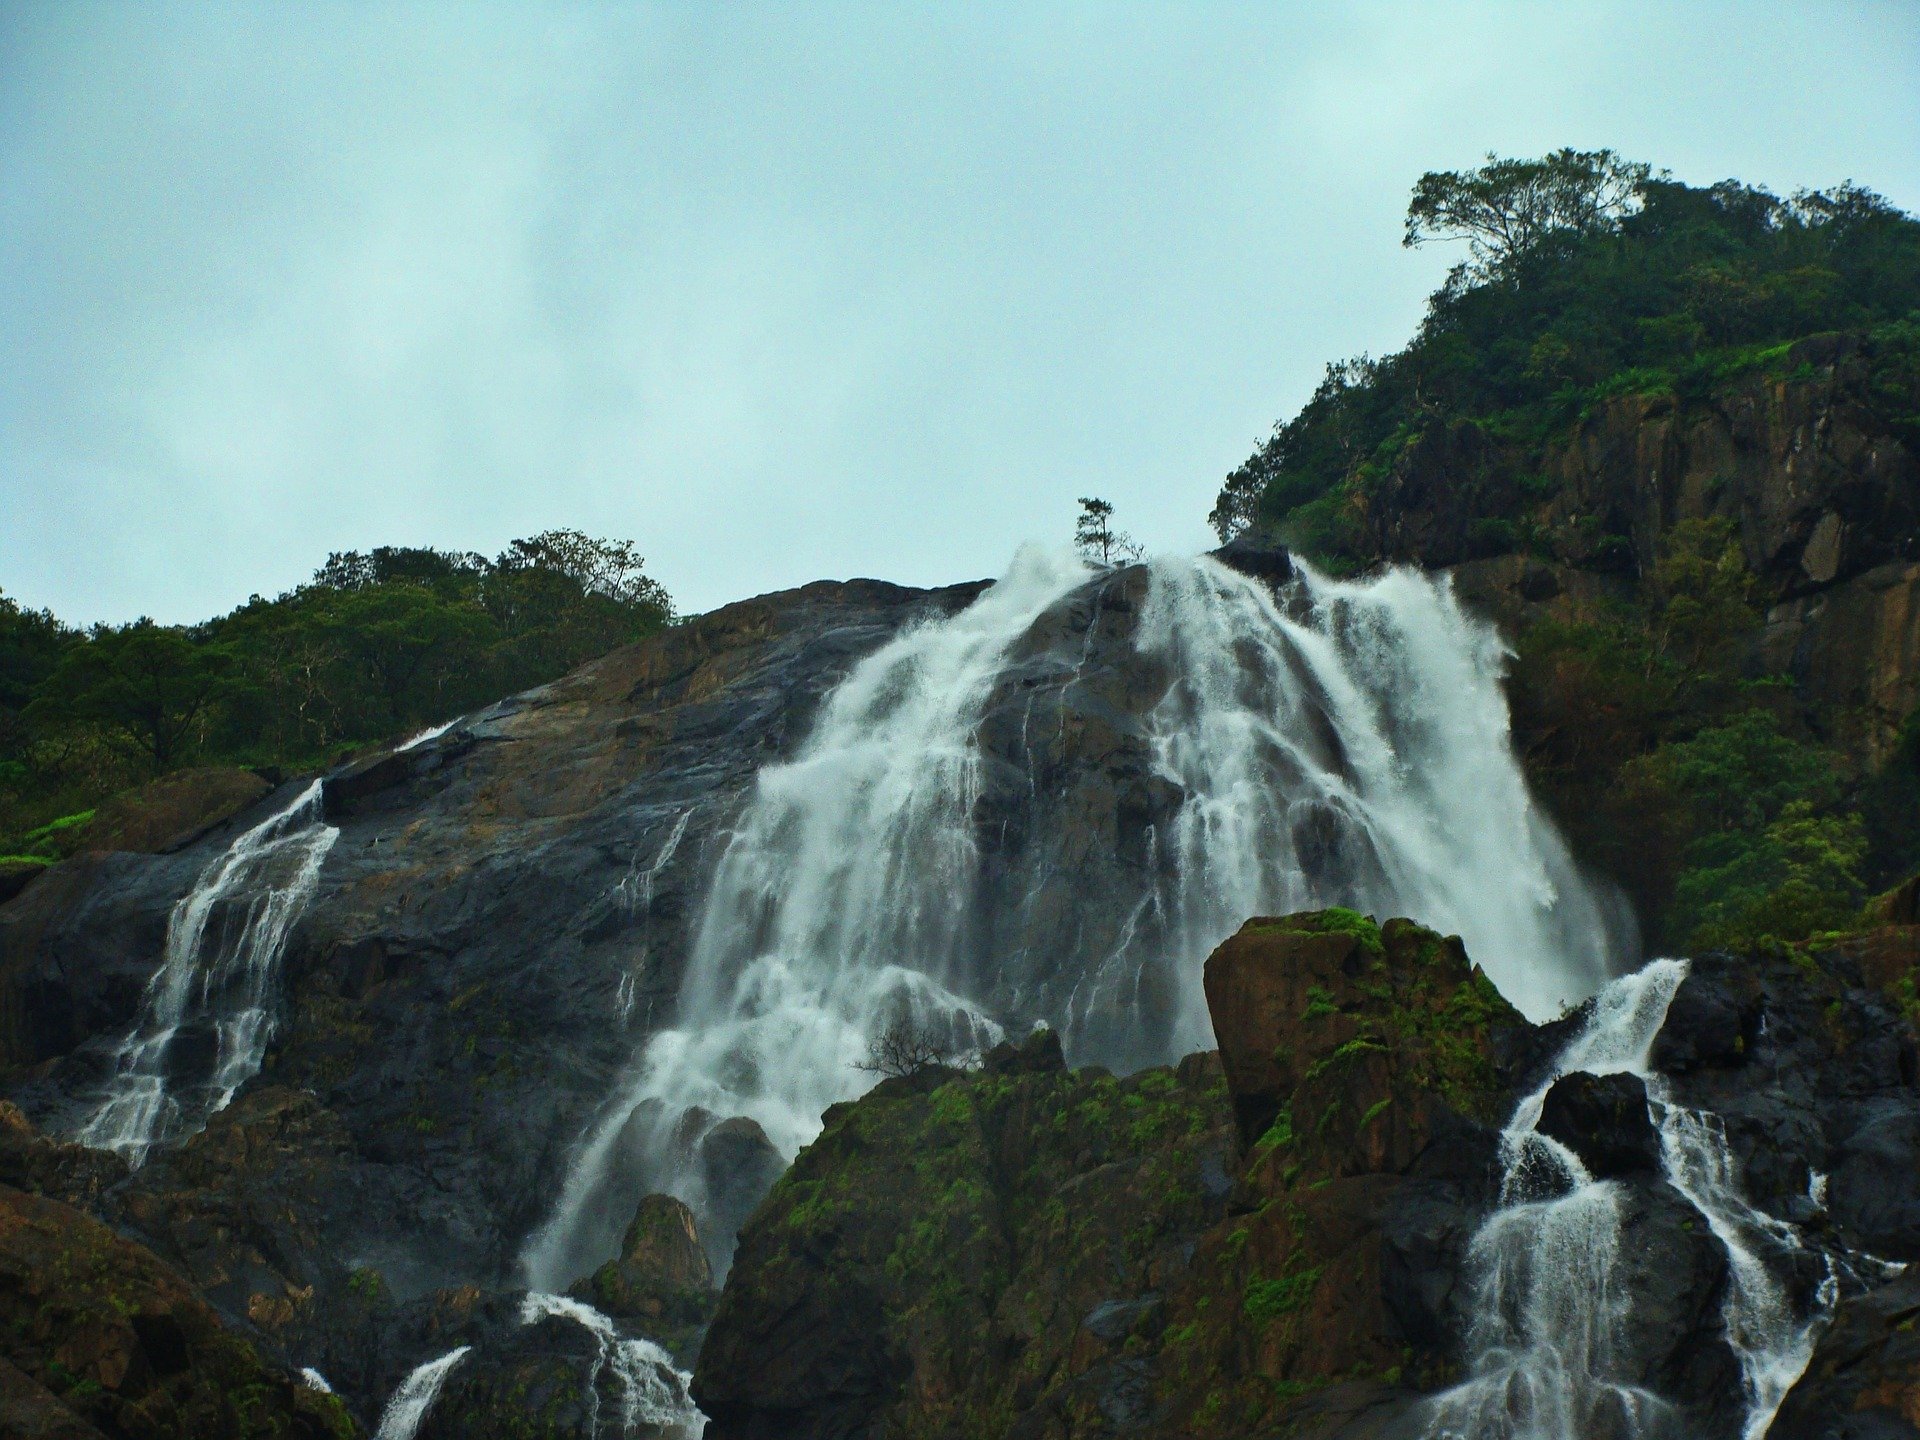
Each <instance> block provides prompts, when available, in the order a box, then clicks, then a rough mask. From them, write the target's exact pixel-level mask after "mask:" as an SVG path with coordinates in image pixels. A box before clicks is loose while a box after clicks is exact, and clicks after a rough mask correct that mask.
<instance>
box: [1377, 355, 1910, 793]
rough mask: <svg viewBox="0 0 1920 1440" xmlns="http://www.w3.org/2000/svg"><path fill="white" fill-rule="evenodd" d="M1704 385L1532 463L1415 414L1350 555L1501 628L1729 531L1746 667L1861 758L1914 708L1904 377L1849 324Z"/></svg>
mask: <svg viewBox="0 0 1920 1440" xmlns="http://www.w3.org/2000/svg"><path fill="white" fill-rule="evenodd" d="M1777 361H1778V363H1776V364H1774V365H1772V366H1770V367H1768V368H1764V369H1757V370H1754V371H1751V372H1749V373H1747V374H1745V375H1738V376H1734V377H1732V378H1730V379H1727V380H1725V381H1722V382H1720V383H1719V384H1717V385H1715V386H1713V387H1711V388H1710V389H1709V390H1707V391H1706V392H1703V393H1690V394H1675V393H1673V392H1672V391H1670V390H1666V389H1660V390H1655V391H1651V392H1649V393H1642V394H1622V395H1618V396H1615V397H1614V398H1612V399H1608V400H1603V401H1600V402H1598V403H1596V404H1595V405H1594V406H1593V408H1592V409H1591V411H1590V412H1589V413H1587V414H1586V415H1585V416H1584V417H1582V418H1581V419H1579V420H1578V421H1577V422H1576V423H1575V424H1574V426H1573V428H1572V429H1571V431H1570V432H1569V433H1567V434H1565V435H1564V436H1562V437H1560V438H1558V439H1556V440H1554V441H1552V442H1550V443H1549V444H1548V446H1547V449H1546V454H1545V458H1544V461H1543V462H1538V461H1536V460H1534V459H1533V458H1531V457H1530V456H1529V455H1527V454H1523V453H1522V452H1521V451H1520V450H1519V449H1516V448H1515V447H1514V446H1513V445H1512V444H1510V443H1509V442H1507V441H1506V440H1505V439H1503V438H1501V437H1499V436H1498V435H1496V434H1495V433H1493V432H1492V431H1490V430H1489V429H1487V428H1486V427H1482V426H1480V425H1477V424H1474V423H1471V422H1458V423H1453V424H1446V423H1441V422H1437V421H1436V422H1434V423H1433V424H1431V425H1429V426H1428V427H1426V428H1425V429H1424V430H1422V431H1420V432H1419V433H1418V434H1417V435H1416V436H1414V437H1413V438H1412V440H1411V441H1410V442H1409V443H1408V444H1407V445H1406V446H1405V447H1404V448H1403V449H1402V450H1401V451H1400V452H1399V454H1398V455H1397V456H1396V458H1395V459H1394V461H1393V463H1392V464H1391V466H1390V467H1389V468H1388V470H1387V473H1386V474H1385V476H1384V477H1383V478H1382V480H1381V481H1380V483H1379V484H1378V486H1377V488H1376V489H1375V490H1374V491H1373V492H1371V493H1370V494H1369V496H1368V498H1367V504H1366V517H1367V521H1366V524H1367V531H1368V537H1367V548H1368V550H1369V552H1370V553H1372V554H1377V555H1378V556H1379V557H1381V558H1383V559H1388V560H1393V561H1404V562H1411V563H1417V564H1422V565H1426V566H1430V567H1436V568H1438V567H1447V568H1454V569H1456V571H1457V574H1458V582H1459V585H1460V588H1461V590H1462V592H1463V593H1465V594H1467V595H1468V596H1470V597H1471V598H1472V599H1473V600H1474V601H1475V602H1476V604H1477V605H1479V606H1480V607H1481V608H1483V609H1485V610H1487V611H1490V612H1492V613H1493V614H1494V615H1495V616H1496V617H1498V618H1499V619H1500V620H1501V621H1502V622H1503V623H1504V624H1505V625H1507V626H1508V627H1510V628H1518V627H1524V626H1525V625H1526V624H1527V623H1529V622H1530V621H1531V620H1532V619H1534V618H1538V617H1540V616H1551V617H1553V618H1559V619H1567V618H1576V619H1579V618H1592V617H1593V616H1595V615H1596V614H1597V613H1598V612H1599V611H1600V609H1601V608H1602V607H1603V606H1604V605H1605V604H1606V603H1607V602H1608V601H1610V600H1611V601H1614V602H1619V601H1621V600H1625V599H1629V598H1630V597H1632V596H1633V595H1634V594H1635V593H1636V590H1637V586H1638V584H1639V581H1640V577H1642V576H1644V575H1646V574H1648V573H1649V572H1650V571H1651V569H1652V567H1653V565H1654V563H1655V561H1656V560H1657V559H1658V558H1659V556H1660V554H1661V552H1662V549H1663V547H1664V544H1665V541H1666V538H1667V536H1668V535H1669V534H1670V533H1671V532H1672V530H1673V528H1674V527H1675V526H1676V525H1678V524H1680V523H1681V522H1684V521H1688V520H1720V521H1724V522H1726V523H1727V524H1728V525H1730V526H1731V527H1732V530H1733V533H1734V534H1735V535H1736V536H1737V538H1738V540H1739V543H1740V547H1741V550H1742V552H1743V553H1744V555H1745V558H1746V561H1747V564H1748V566H1749V568H1750V569H1751V570H1752V571H1753V573H1754V575H1755V577H1756V581H1757V591H1758V595H1757V598H1758V600H1759V602H1760V604H1761V606H1762V608H1763V609H1764V610H1765V611H1766V630H1765V635H1764V639H1763V641H1762V644H1761V647H1760V654H1759V655H1757V656H1756V657H1755V659H1756V662H1757V663H1761V664H1764V665H1765V667H1766V668H1767V669H1768V670H1770V671H1772V672H1774V673H1780V674H1786V675H1789V676H1791V677H1792V678H1793V680H1794V681H1795V682H1796V685H1797V688H1798V691H1799V693H1800V695H1801V696H1802V697H1803V699H1804V701H1805V703H1806V705H1807V708H1808V711H1809V717H1810V721H1811V723H1812V724H1813V725H1814V726H1815V728H1816V729H1817V730H1818V732H1819V733H1820V734H1821V735H1822V737H1823V738H1825V739H1827V740H1829V741H1831V742H1832V743H1834V744H1837V745H1839V746H1840V747H1841V748H1842V749H1843V750H1845V751H1846V752H1847V753H1848V754H1850V755H1851V756H1853V757H1855V759H1856V760H1857V762H1858V763H1859V764H1860V765H1861V766H1862V767H1863V768H1871V767H1873V766H1877V765H1879V764H1880V763H1882V762H1883V761H1884V760H1885V759H1886V758H1887V756H1888V755H1889V754H1890V753H1891V750H1892V747H1893V744H1894V740H1895V737H1896V734H1897V731H1898V729H1899V726H1900V723H1901V722H1902V720H1904V719H1905V717H1906V716H1907V715H1908V714H1910V713H1912V711H1913V710H1914V708H1915V706H1916V705H1920V564H1916V562H1917V561H1920V450H1916V448H1915V446H1916V435H1915V432H1914V429H1913V425H1912V421H1911V418H1910V417H1911V416H1912V415H1913V414H1914V413H1916V411H1917V410H1920V393H1914V390H1915V387H1914V382H1913V378H1912V373H1911V371H1910V369H1902V368H1900V367H1898V366H1889V365H1884V364H1882V363H1881V362H1880V359H1879V357H1878V356H1877V355H1876V353H1875V351H1874V349H1873V346H1872V344H1871V343H1870V342H1868V341H1866V340H1864V339H1863V338H1862V337H1859V336H1855V335H1824V336H1815V337H1812V338H1810V339H1806V340H1802V341H1799V342H1797V343H1796V344H1795V345H1793V346H1792V347H1791V349H1790V350H1789V351H1788V352H1787V353H1786V354H1785V355H1784V356H1781V357H1777Z"/></svg>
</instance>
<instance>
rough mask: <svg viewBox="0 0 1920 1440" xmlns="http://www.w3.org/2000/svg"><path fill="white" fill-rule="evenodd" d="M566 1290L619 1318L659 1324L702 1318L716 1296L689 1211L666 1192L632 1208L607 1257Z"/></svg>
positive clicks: (650, 1196) (702, 1320)
mask: <svg viewBox="0 0 1920 1440" xmlns="http://www.w3.org/2000/svg"><path fill="white" fill-rule="evenodd" d="M571 1293H572V1294H573V1295H574V1296H575V1297H576V1298H577V1299H581V1300H585V1301H586V1302H587V1303H588V1304H590V1305H592V1306H594V1307H595V1308H596V1309H598V1310H601V1311H603V1312H605V1313H606V1314H608V1315H612V1316H615V1317H619V1318H628V1319H633V1320H638V1321H642V1322H653V1323H654V1324H655V1325H659V1324H662V1323H665V1324H682V1325H684V1324H696V1325H697V1324H702V1323H704V1322H705V1321H706V1319H707V1317H708V1316H709V1315H711V1314H712V1313H713V1306H714V1302H715V1300H716V1299H717V1298H718V1296H717V1295H716V1294H715V1293H714V1288H713V1271H712V1270H711V1269H710V1268H709V1267H708V1265H707V1252H706V1251H705V1250H704V1249H702V1248H701V1246H700V1234H699V1231H698V1230H697V1229H696V1227H695V1225H694V1218H693V1211H691V1210H690V1209H688V1208H687V1206H686V1205H685V1204H684V1203H683V1202H681V1201H679V1200H676V1199H674V1198H673V1197H672V1196H671V1195H649V1196H647V1197H646V1198H644V1199H643V1200H641V1202H640V1205H639V1208H638V1209H637V1210H635V1211H634V1215H633V1223H632V1224H630V1225H628V1226H627V1233H626V1237H625V1238H624V1239H623V1240H622V1241H621V1242H620V1255H619V1258H618V1259H615V1260H609V1261H608V1262H607V1263H606V1264H604V1265H602V1266H601V1267H600V1268H599V1269H598V1270H596V1271H594V1272H593V1274H592V1275H591V1276H589V1277H588V1278H587V1279H585V1280H582V1281H581V1282H580V1283H579V1284H577V1285H575V1286H574V1287H573V1289H572V1291H571Z"/></svg>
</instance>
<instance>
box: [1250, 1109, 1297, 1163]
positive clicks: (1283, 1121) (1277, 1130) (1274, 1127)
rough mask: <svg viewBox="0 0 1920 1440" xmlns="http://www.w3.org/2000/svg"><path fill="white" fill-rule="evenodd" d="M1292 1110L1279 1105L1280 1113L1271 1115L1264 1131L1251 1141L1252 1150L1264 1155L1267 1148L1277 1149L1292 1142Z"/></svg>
mask: <svg viewBox="0 0 1920 1440" xmlns="http://www.w3.org/2000/svg"><path fill="white" fill-rule="evenodd" d="M1293 1141H1294V1134H1293V1111H1292V1110H1291V1109H1290V1108H1288V1107H1287V1106H1285V1105H1283V1106H1281V1107H1280V1113H1279V1114H1278V1115H1276V1116H1274V1117H1273V1124H1271V1125H1269V1126H1268V1127H1267V1129H1266V1133H1265V1134H1263V1135H1262V1136H1261V1137H1260V1138H1259V1139H1258V1140H1256V1141H1254V1142H1253V1148H1254V1152H1255V1153H1256V1154H1261V1155H1264V1154H1265V1153H1266V1152H1267V1151H1269V1150H1278V1149H1281V1148H1283V1147H1285V1146H1288V1145H1291V1144H1293Z"/></svg>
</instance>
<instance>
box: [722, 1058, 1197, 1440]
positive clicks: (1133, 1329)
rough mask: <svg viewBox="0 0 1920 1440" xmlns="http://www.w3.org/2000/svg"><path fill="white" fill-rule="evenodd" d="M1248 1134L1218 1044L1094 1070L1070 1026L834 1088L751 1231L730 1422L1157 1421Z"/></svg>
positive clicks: (960, 1426)
mask: <svg viewBox="0 0 1920 1440" xmlns="http://www.w3.org/2000/svg"><path fill="white" fill-rule="evenodd" d="M1232 1149H1233V1142H1232V1138H1231V1121H1230V1119H1229V1113H1228V1105H1227V1096H1226V1087H1225V1085H1224V1083H1223V1081H1222V1079H1221V1077H1220V1073H1219V1070H1218V1067H1217V1065H1215V1064H1213V1063H1212V1062H1211V1060H1210V1059H1209V1058H1207V1057H1196V1058H1195V1059H1194V1060H1192V1061H1190V1062H1188V1063H1186V1064H1184V1065H1182V1066H1181V1067H1180V1069H1179V1070H1177V1071H1174V1070H1166V1069H1155V1070H1147V1071H1143V1072H1142V1073H1140V1074H1138V1075H1134V1076H1131V1077H1129V1078H1127V1079H1125V1080H1116V1079H1114V1078H1113V1077H1112V1076H1110V1075H1106V1074H1104V1073H1101V1072H1098V1071H1079V1072H1072V1073H1070V1072H1068V1071H1067V1070H1066V1069H1065V1068H1064V1065H1063V1064H1062V1062H1061V1060H1060V1052H1059V1047H1058V1042H1057V1041H1055V1040H1054V1039H1053V1037H1052V1036H1051V1035H1050V1034H1048V1033H1046V1032H1042V1033H1041V1034H1040V1035H1039V1036H1038V1037H1036V1038H1035V1039H1034V1040H1031V1041H1029V1042H1027V1046H1026V1048H1025V1049H1024V1050H1020V1049H1015V1048H1014V1047H1011V1046H1009V1047H1006V1048H1003V1049H1002V1050H999V1051H996V1052H995V1053H994V1054H992V1055H990V1056H988V1058H987V1061H986V1063H985V1065H984V1066H983V1067H982V1069H981V1070H980V1071H978V1072H973V1073H961V1072H956V1071H951V1070H946V1069H941V1068H937V1067H936V1068H934V1069H931V1070H928V1071H924V1072H922V1073H919V1074H916V1075H912V1076H908V1077H903V1078H898V1079H892V1080H887V1081H884V1082H882V1083H881V1084H880V1085H879V1086H877V1087H875V1089H874V1090H873V1091H871V1092H870V1093H869V1094H868V1095H867V1096H866V1097H865V1098H863V1099H861V1100H859V1101H858V1102H855V1103H853V1104H849V1105H840V1106H836V1107H834V1109H832V1110H830V1111H828V1113H827V1116H826V1129H825V1131H824V1132H823V1133H822V1135H821V1137H820V1139H819V1140H818V1141H816V1142H815V1143H814V1144H813V1145H812V1146H810V1147H809V1148H808V1149H806V1150H805V1151H803V1152H802V1153H801V1155H800V1158H799V1159H798V1160H797V1161H795V1163H794V1165H793V1168H792V1169H790V1170H789V1171H788V1172H787V1174H786V1176H785V1177H783V1178H782V1180H781V1181H780V1183H779V1184H778V1185H777V1186H776V1187H775V1188H774V1191H773V1194H772V1195H771V1196H769V1197H768V1199H767V1202H766V1204H765V1205H764V1206H763V1207H762V1208H761V1209H760V1211H759V1212H758V1213H757V1214H756V1215H755V1217H754V1218H753V1220H752V1221H751V1222H750V1223H749V1224H748V1226H747V1228H746V1230H745V1232H744V1234H743V1235H742V1237H741V1245H740V1250H739V1252H738V1254H737V1255H736V1257H735V1260H734V1266H733V1270H732V1272H731V1274H730V1276H729V1278H728V1282H727V1286H726V1289H725V1291H724V1293H723V1295H722V1298H721V1303H720V1309H719V1312H718V1314H717V1315H716V1316H715V1320H714V1326H713V1329H712V1331H711V1332H709V1335H708V1339H707V1343H706V1345H705V1347H704V1348H703V1349H702V1351H701V1355H700V1364H699V1368H698V1370H697V1371H696V1373H695V1377H694V1394H695V1397H696V1398H697V1399H698V1400H699V1402H700V1405H701V1407H702V1409H704V1410H705V1411H706V1412H707V1414H708V1415H709V1416H710V1417H711V1420H712V1424H711V1427H710V1430H709V1433H710V1434H712V1435H714V1436H716V1437H728V1436H754V1437H761V1436H765V1437H773V1436H781V1437H792V1440H803V1437H809V1436H822V1437H824V1436H830V1435H857V1434H868V1433H880V1432H881V1431H882V1430H883V1429H887V1428H889V1427H903V1428H905V1429H906V1430H907V1431H909V1432H910V1433H921V1434H928V1435H933V1434H963V1433H964V1434H972V1433H998V1434H1007V1435H1029V1434H1032V1435H1043V1434H1052V1433H1062V1432H1063V1431H1069V1432H1070V1431H1072V1430H1073V1429H1074V1428H1075V1427H1076V1426H1078V1425H1083V1424H1088V1423H1094V1424H1107V1425H1111V1424H1116V1423H1127V1422H1129V1421H1137V1420H1138V1419H1139V1418H1140V1417H1141V1416H1143V1415H1144V1414H1145V1413H1146V1409H1147V1407H1148V1406H1149V1403H1150V1397H1149V1393H1148V1391H1149V1388H1150V1387H1149V1386H1148V1385H1147V1383H1146V1382H1147V1379H1148V1375H1147V1371H1146V1366H1145V1358H1144V1354H1143V1348H1142V1347H1143V1346H1146V1347H1148V1348H1149V1349H1150V1348H1152V1347H1154V1346H1157V1343H1158V1337H1160V1336H1161V1335H1162V1334H1164V1332H1165V1329H1166V1327H1167V1325H1168V1324H1169V1323H1170V1322H1169V1312H1168V1309H1167V1304H1166V1297H1167V1295H1168V1293H1169V1291H1170V1290H1171V1289H1172V1288H1173V1287H1174V1286H1175V1285H1177V1284H1178V1283H1179V1280H1180V1278H1181V1275H1182V1274H1183V1272H1184V1271H1185V1269H1186V1267H1187V1264H1188V1258H1187V1257H1188V1256H1189V1254H1190V1253H1191V1247H1192V1246H1193V1244H1194V1243H1195V1240H1196V1238H1197V1236H1198V1235H1199V1234H1200V1233H1202V1232H1203V1231H1204V1230H1205V1229H1206V1228H1207V1227H1208V1226H1209V1225H1210V1224H1211V1223H1214V1222H1216V1221H1217V1220H1218V1218H1219V1217H1220V1216H1221V1215H1222V1214H1224V1212H1225V1206H1226V1198H1227V1192H1228V1190H1229V1188H1230V1183H1231V1182H1230V1172H1231V1167H1232ZM1103 1416H1104V1417H1107V1418H1106V1419H1104V1420H1102V1419H1100V1417H1103ZM1076 1417H1077V1418H1076Z"/></svg>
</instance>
